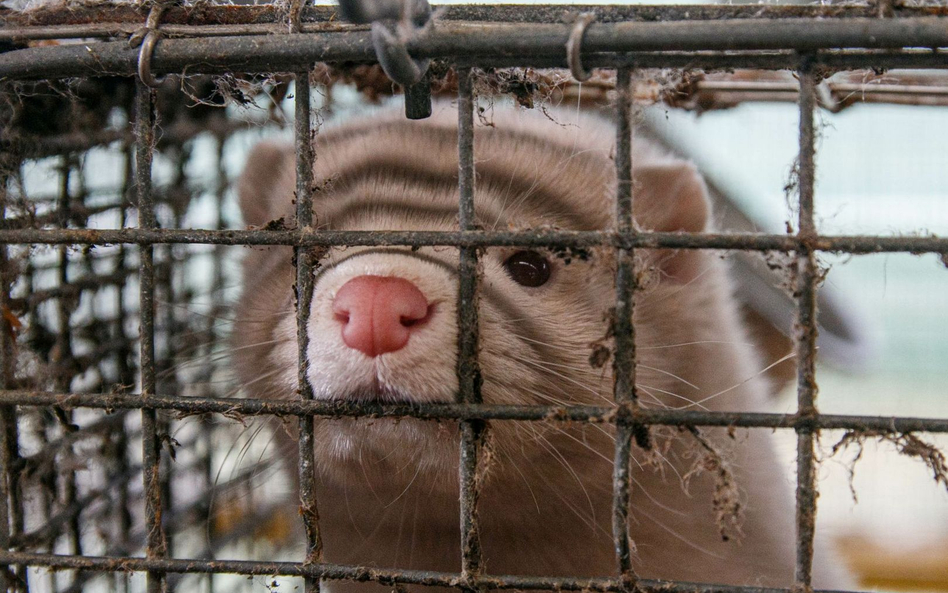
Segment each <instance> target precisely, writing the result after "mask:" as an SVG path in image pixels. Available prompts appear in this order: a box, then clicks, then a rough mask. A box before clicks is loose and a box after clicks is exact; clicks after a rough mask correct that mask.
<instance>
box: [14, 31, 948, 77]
mask: <svg viewBox="0 0 948 593" xmlns="http://www.w3.org/2000/svg"><path fill="white" fill-rule="evenodd" d="M570 29H571V26H570V25H568V24H546V23H499V22H491V23H462V22H450V21H439V22H437V23H436V24H435V25H434V26H431V27H428V28H426V29H423V30H421V31H419V33H418V35H417V36H416V37H414V38H412V39H410V40H409V41H408V49H409V51H410V52H411V54H412V55H413V56H414V57H419V58H451V57H464V58H465V59H471V57H472V56H479V57H481V58H484V59H485V60H486V61H487V62H488V63H489V62H490V61H492V60H493V59H494V58H497V57H504V58H508V59H509V58H515V59H517V60H520V62H521V63H520V65H523V66H531V65H534V64H533V61H535V60H537V59H541V60H542V59H544V58H547V59H549V58H551V57H553V58H556V60H557V61H558V62H562V63H561V65H565V54H566V51H565V46H566V41H567V39H568V37H569V33H570ZM939 47H948V28H946V27H945V24H944V20H943V19H942V18H938V17H909V18H899V19H871V18H862V17H860V18H847V19H818V18H799V19H771V20H767V19H764V20H754V21H752V22H751V21H748V20H746V19H724V20H709V21H664V22H617V23H594V24H592V25H590V26H589V27H588V28H587V30H586V33H585V35H584V37H583V44H582V50H583V54H584V56H585V55H586V54H597V53H602V52H609V53H611V52H662V51H667V50H669V49H674V50H676V51H686V52H707V51H719V52H733V51H736V50H750V51H773V50H792V51H808V52H815V51H819V50H845V49H856V48H861V49H889V50H892V49H899V50H902V49H911V48H925V49H932V48H939ZM933 55H937V54H933ZM374 56H375V52H374V49H373V45H372V40H371V33H370V32H369V31H365V30H361V29H359V30H350V31H321V32H317V33H297V34H285V35H266V36H253V37H248V36H225V37H203V38H195V39H163V40H162V41H161V42H159V43H158V44H157V46H156V47H155V50H154V53H153V57H152V68H153V70H154V71H156V72H160V73H166V72H183V71H187V72H189V73H205V72H208V73H210V72H222V71H239V72H274V71H279V72H287V71H293V70H299V69H304V68H305V67H306V65H307V64H310V63H313V62H333V61H353V60H354V61H373V60H374ZM733 58H734V60H733V64H732V65H734V66H740V65H744V64H746V62H745V61H743V60H742V59H741V56H733ZM657 59H661V56H657ZM695 59H697V56H696V57H695ZM137 61H138V50H137V48H131V47H129V45H128V43H126V42H125V41H117V42H96V43H79V44H64V45H56V46H45V47H30V48H26V49H21V50H15V51H9V52H6V53H3V54H0V77H3V78H9V79H36V78H62V77H75V76H97V75H107V74H116V75H130V74H133V73H135V72H136V69H137ZM583 61H584V63H586V62H587V60H586V58H585V57H584V58H583ZM878 61H879V60H878V58H877V62H878ZM938 62H940V63H942V66H944V64H943V63H944V59H943V57H941V59H939V60H938ZM590 64H592V62H590ZM876 65H877V66H879V67H884V66H886V65H887V64H884V63H877V64H876Z"/></svg>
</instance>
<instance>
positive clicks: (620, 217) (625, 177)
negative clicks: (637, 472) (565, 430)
mask: <svg viewBox="0 0 948 593" xmlns="http://www.w3.org/2000/svg"><path fill="white" fill-rule="evenodd" d="M616 78H617V80H616V90H617V97H616V230H617V231H618V232H619V233H623V234H626V235H628V234H630V233H633V232H634V231H635V224H634V222H633V217H632V215H633V208H632V204H633V193H632V71H631V69H629V68H620V69H619V71H618V73H617V77H616ZM616 259H617V262H616V280H615V283H616V308H615V318H614V320H613V333H614V340H615V358H614V360H613V367H612V368H613V374H614V384H613V388H614V397H615V401H616V404H618V405H619V410H620V412H619V414H617V415H616V451H615V460H614V465H613V473H612V534H613V542H614V545H615V552H616V562H617V565H618V569H619V575H620V576H621V577H622V579H623V581H624V582H625V583H626V586H628V587H633V586H634V584H635V581H636V580H637V577H636V574H635V571H634V570H633V568H632V543H631V536H630V535H629V497H630V490H631V479H632V476H631V475H630V465H631V462H632V439H633V436H634V435H635V434H636V431H637V430H640V431H644V430H645V428H644V427H636V426H635V425H634V424H633V422H632V421H631V415H630V414H629V413H628V411H629V410H630V409H634V407H635V406H637V405H638V394H637V393H636V389H635V326H634V324H633V322H632V314H633V309H634V297H635V288H636V280H635V254H634V252H633V250H632V249H621V248H620V249H618V250H616Z"/></svg>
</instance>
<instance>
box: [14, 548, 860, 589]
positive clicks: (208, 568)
mask: <svg viewBox="0 0 948 593" xmlns="http://www.w3.org/2000/svg"><path fill="white" fill-rule="evenodd" d="M14 563H16V564H23V565H28V566H37V567H39V566H42V567H48V568H51V569H53V570H57V569H59V570H64V569H83V570H100V571H108V572H144V571H161V572H173V573H191V574H210V573H213V574H220V573H228V574H242V575H264V576H296V577H310V578H318V579H329V580H346V581H356V582H374V583H379V584H383V585H387V586H392V585H396V584H404V585H424V586H428V587H453V588H458V587H461V586H464V587H471V586H473V587H475V588H477V589H479V590H480V589H528V590H534V591H536V590H544V591H557V590H566V591H615V592H620V591H625V583H624V582H623V581H622V580H621V579H617V578H606V577H591V578H586V577H534V576H519V575H504V576H499V575H497V576H495V575H478V576H476V577H472V578H469V579H462V577H461V575H460V574H457V573H449V572H435V571H426V570H395V569H380V568H372V567H367V566H354V565H347V564H329V563H324V562H323V563H309V564H307V563H302V562H254V561H249V560H189V559H178V558H173V559H172V558H147V559H146V558H135V557H110V558H106V557H102V556H61V555H55V554H34V553H27V552H7V551H0V564H14ZM635 585H636V589H637V590H639V591H642V593H792V592H793V591H794V589H790V588H768V587H744V586H739V585H716V584H707V583H685V582H677V581H660V580H656V579H640V580H638V581H636V584H635ZM813 593H843V592H836V591H826V590H816V591H814V592H813ZM849 593H852V592H849Z"/></svg>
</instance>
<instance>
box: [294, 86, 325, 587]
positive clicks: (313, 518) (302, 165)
mask: <svg viewBox="0 0 948 593" xmlns="http://www.w3.org/2000/svg"><path fill="white" fill-rule="evenodd" d="M295 133H296V224H297V226H298V228H299V229H301V230H303V231H306V230H312V228H313V192H312V186H313V162H314V160H315V158H316V155H315V154H314V152H313V135H312V123H311V117H310V86H309V71H308V70H304V71H302V72H297V73H296V124H295ZM294 253H295V255H296V338H297V344H298V345H299V379H298V381H299V391H300V398H301V399H303V400H311V399H313V387H312V385H310V382H309V356H308V354H307V350H308V349H309V329H308V326H309V314H310V306H311V303H312V300H313V264H314V263H315V262H314V261H313V259H314V258H313V253H312V250H310V249H307V248H304V247H296V248H295V249H294ZM313 421H314V419H313V418H312V417H301V418H300V435H299V436H300V443H299V446H300V449H299V454H300V458H299V475H300V514H301V515H302V517H303V528H304V529H305V531H306V560H305V562H320V561H321V560H322V540H321V538H320V534H319V510H318V507H317V504H316V467H315V461H314V458H313V447H314V446H315V438H314V435H313ZM318 590H319V579H306V591H307V592H309V591H318Z"/></svg>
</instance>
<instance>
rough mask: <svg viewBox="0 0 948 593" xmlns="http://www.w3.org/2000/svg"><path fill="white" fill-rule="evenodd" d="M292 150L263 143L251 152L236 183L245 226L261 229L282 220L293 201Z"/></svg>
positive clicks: (279, 145) (278, 145)
mask: <svg viewBox="0 0 948 593" xmlns="http://www.w3.org/2000/svg"><path fill="white" fill-rule="evenodd" d="M292 156H293V152H292V150H291V149H290V148H289V147H288V146H285V145H282V144H274V143H269V142H262V143H260V144H258V145H256V146H255V147H254V148H253V150H251V151H250V155H249V156H248V157H247V164H246V165H244V171H243V173H241V175H240V179H239V180H238V181H237V196H238V198H239V199H240V211H241V213H242V214H243V217H244V224H247V225H252V226H256V227H260V226H263V225H265V224H266V223H268V222H269V221H271V220H273V219H275V218H279V217H280V216H283V215H284V213H285V212H287V211H288V208H290V205H291V203H292V200H293V188H294V184H295V181H294V177H293V175H292V173H293V168H292V166H291V165H292V162H290V161H292Z"/></svg>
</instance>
